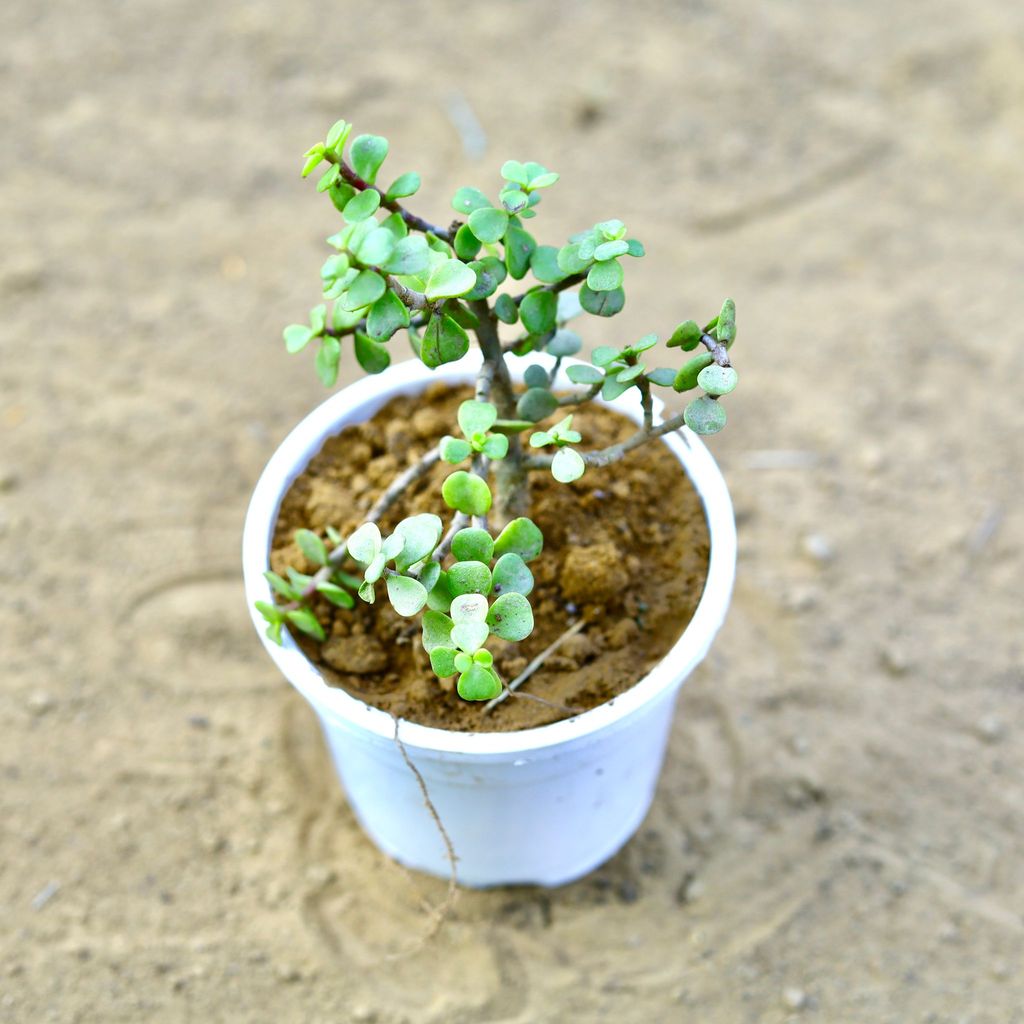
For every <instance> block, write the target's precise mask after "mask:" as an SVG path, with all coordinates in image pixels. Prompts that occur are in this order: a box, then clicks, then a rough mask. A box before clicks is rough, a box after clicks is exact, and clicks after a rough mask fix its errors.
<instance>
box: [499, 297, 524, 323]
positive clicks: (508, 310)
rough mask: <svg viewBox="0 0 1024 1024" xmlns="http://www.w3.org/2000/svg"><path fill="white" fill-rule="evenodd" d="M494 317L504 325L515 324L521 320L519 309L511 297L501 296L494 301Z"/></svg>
mask: <svg viewBox="0 0 1024 1024" xmlns="http://www.w3.org/2000/svg"><path fill="white" fill-rule="evenodd" d="M494 315H495V316H496V317H497V318H498V319H499V320H500V321H501V322H502V323H503V324H514V323H515V322H516V321H517V320H518V319H519V307H518V306H517V305H516V301H515V299H513V298H512V296H511V295H499V296H498V297H497V298H496V299H495V300H494Z"/></svg>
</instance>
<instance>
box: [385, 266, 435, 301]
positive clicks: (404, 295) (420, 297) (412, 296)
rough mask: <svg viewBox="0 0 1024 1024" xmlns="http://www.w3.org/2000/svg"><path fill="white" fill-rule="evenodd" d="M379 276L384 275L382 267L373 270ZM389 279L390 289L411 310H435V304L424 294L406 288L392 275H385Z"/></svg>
mask: <svg viewBox="0 0 1024 1024" xmlns="http://www.w3.org/2000/svg"><path fill="white" fill-rule="evenodd" d="M373 269H374V270H375V271H376V272H377V273H378V274H383V273H384V271H382V270H381V269H380V267H374V268H373ZM385 276H386V277H387V282H388V287H389V288H390V289H391V290H392V291H393V292H394V293H395V294H396V295H397V296H398V297H399V298H400V299H401V300H402V302H404V303H405V305H406V306H408V307H409V308H410V309H431V310H432V309H433V308H434V306H433V303H432V302H430V300H429V299H428V298H427V297H426V295H424V294H423V293H422V292H418V291H415V290H414V289H412V288H406V286H405V285H404V284H402V282H401V281H399V280H398V278H397V277H395V276H394V275H392V274H387V275H385Z"/></svg>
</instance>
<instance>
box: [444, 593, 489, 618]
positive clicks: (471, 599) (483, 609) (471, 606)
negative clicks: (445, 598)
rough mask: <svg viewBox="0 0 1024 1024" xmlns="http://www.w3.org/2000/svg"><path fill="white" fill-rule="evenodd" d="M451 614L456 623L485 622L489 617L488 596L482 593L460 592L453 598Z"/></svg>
mask: <svg viewBox="0 0 1024 1024" xmlns="http://www.w3.org/2000/svg"><path fill="white" fill-rule="evenodd" d="M451 616H452V621H453V622H454V623H455V624H456V625H460V624H461V623H463V622H483V621H484V619H486V618H487V598H486V597H484V596H483V595H482V594H460V595H459V596H458V597H454V598H452V608H451Z"/></svg>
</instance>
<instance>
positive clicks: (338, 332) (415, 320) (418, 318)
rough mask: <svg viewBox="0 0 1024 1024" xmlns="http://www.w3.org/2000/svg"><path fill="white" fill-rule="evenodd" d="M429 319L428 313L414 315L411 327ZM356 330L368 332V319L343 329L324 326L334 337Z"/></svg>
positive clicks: (328, 333)
mask: <svg viewBox="0 0 1024 1024" xmlns="http://www.w3.org/2000/svg"><path fill="white" fill-rule="evenodd" d="M413 294H414V295H417V294H419V293H418V292H414V293H413ZM399 297H401V296H399ZM429 320H430V317H429V316H426V315H424V316H414V317H413V318H412V320H410V321H409V327H424V326H426V324H427V323H428V322H429ZM406 330H408V328H406ZM356 331H358V332H359V333H360V334H365V333H366V320H365V319H363V320H360V321H359V323H357V324H356V325H355V326H353V327H343V328H342V329H341V330H335V329H334V328H333V327H325V328H324V334H327V335H329V336H330V337H332V338H345V337H347V336H348V335H350V334H355V333H356Z"/></svg>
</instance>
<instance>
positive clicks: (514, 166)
mask: <svg viewBox="0 0 1024 1024" xmlns="http://www.w3.org/2000/svg"><path fill="white" fill-rule="evenodd" d="M501 176H502V177H503V178H504V179H505V180H506V181H514V182H515V183H516V184H517V185H529V184H530V175H529V172H528V171H527V170H526V167H525V166H524V165H523V164H521V163H520V162H519V161H518V160H506V161H505V162H504V163H503V164H502V165H501Z"/></svg>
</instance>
